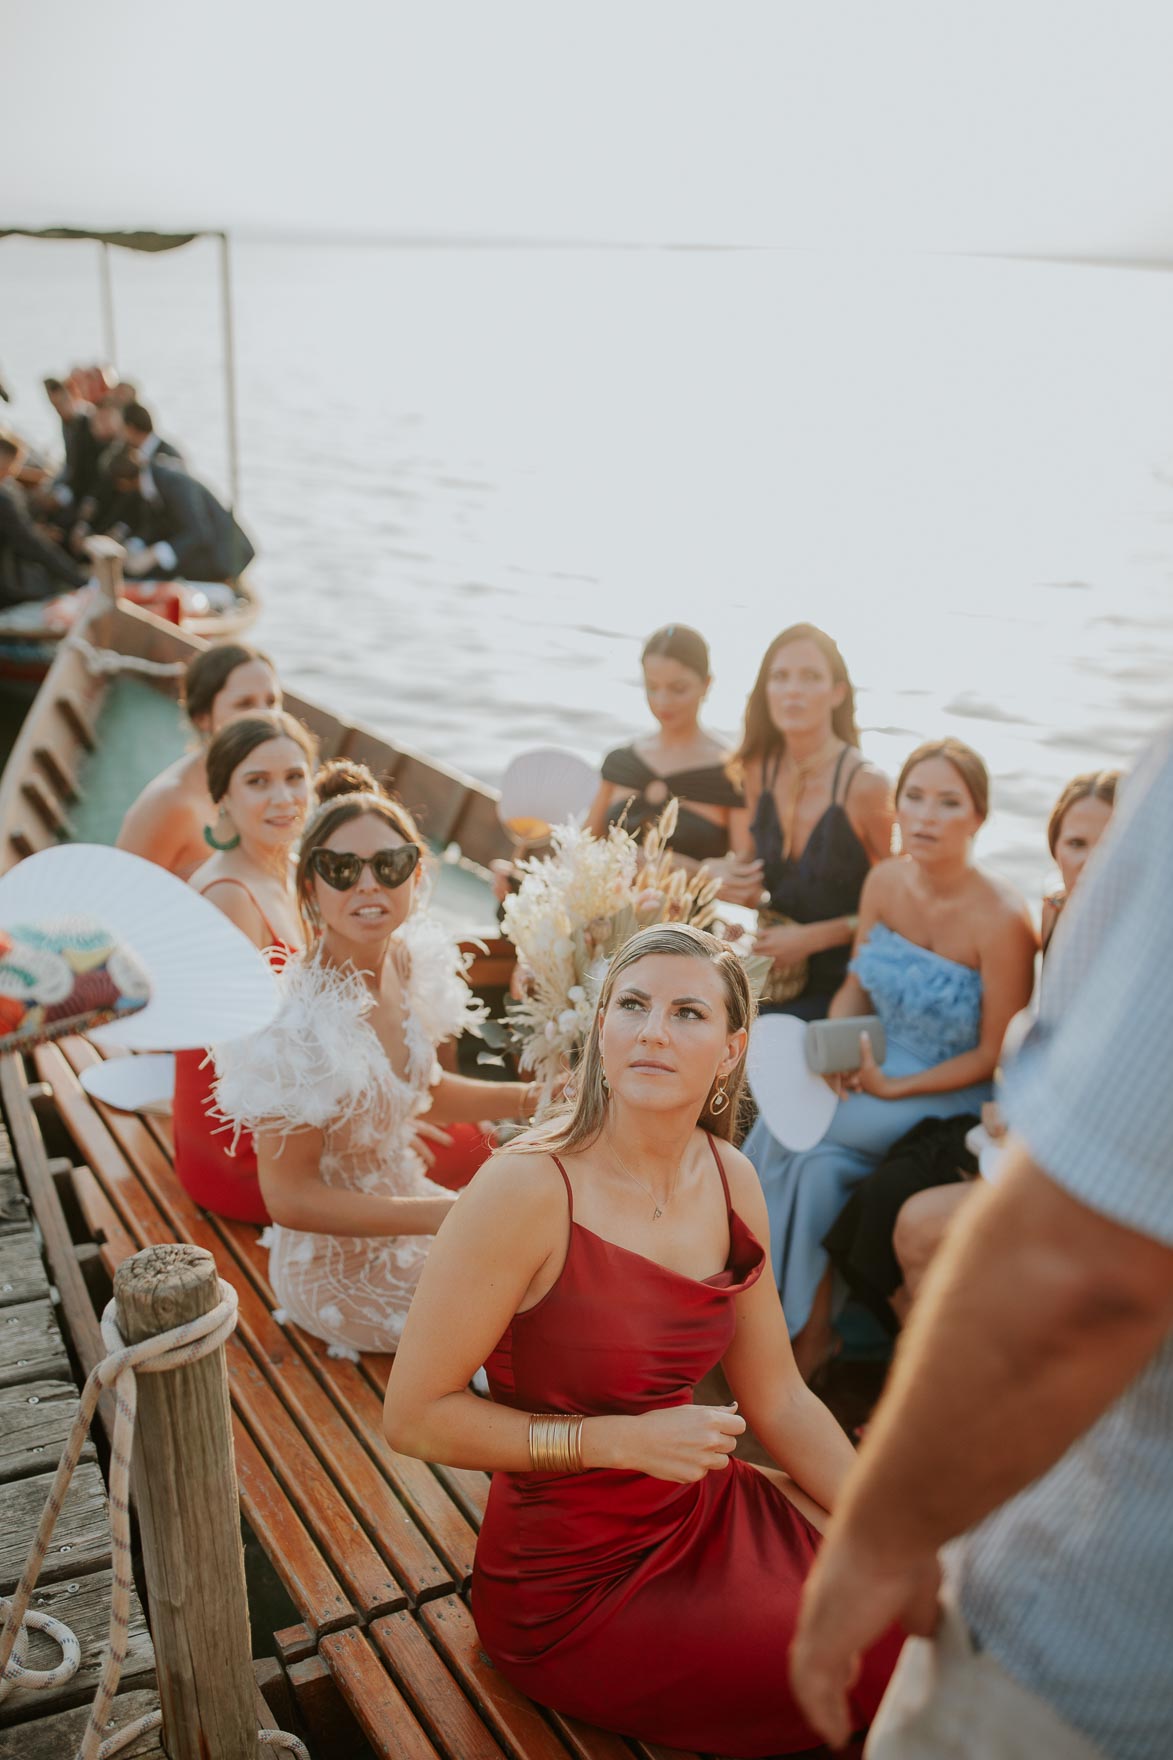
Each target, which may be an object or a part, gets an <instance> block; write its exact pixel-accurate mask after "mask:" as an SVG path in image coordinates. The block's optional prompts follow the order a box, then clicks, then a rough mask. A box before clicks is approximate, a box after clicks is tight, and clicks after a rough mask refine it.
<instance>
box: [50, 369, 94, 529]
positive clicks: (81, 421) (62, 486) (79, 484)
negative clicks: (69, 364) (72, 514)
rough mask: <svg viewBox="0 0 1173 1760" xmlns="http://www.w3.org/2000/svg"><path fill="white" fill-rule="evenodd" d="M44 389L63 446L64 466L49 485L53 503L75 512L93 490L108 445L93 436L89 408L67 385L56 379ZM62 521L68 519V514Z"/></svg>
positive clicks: (51, 380)
mask: <svg viewBox="0 0 1173 1760" xmlns="http://www.w3.org/2000/svg"><path fill="white" fill-rule="evenodd" d="M44 386H45V396H46V397H47V398H48V399H49V402H50V403H51V404H52V405H53V408H54V409H55V410H56V412H57V415H58V417H59V419H60V422H61V438H62V441H63V443H64V446H65V463H64V465H63V466H62V468H61V471H60V472H59V474H58V477H57V480H56V482H55V483H54V485H53V499H54V501H55V502H56V503H57V505H58V507H60V508H62V509H65V510H69V509H76V508H77V507H78V506H80V504H81V502H83V501H84V500H85V499H86V497H87V496H90V495H93V494H94V493H95V492H96V490H97V485H98V459H99V457H100V456H101V452H102V448H103V447H104V446H106V445H107V444H108V443H109V441H108V439H107V440H103V439H102V438H101V437H100V435H99V434H98V433H95V431H94V429H93V427H92V425H91V422H90V415H91V411H90V408H89V405H88V404H85V403H80V402H79V401H78V399H77V398H76V397H75V396H74V395H73V393H72V391H71V390H70V389H69V387H68V385H65V384H63V383H62V382H61V380H60V379H46V380H45V381H44ZM64 517H66V518H68V512H67V513H66V514H65V516H64Z"/></svg>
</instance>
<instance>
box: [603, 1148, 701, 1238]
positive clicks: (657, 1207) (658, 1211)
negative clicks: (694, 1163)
mask: <svg viewBox="0 0 1173 1760" xmlns="http://www.w3.org/2000/svg"><path fill="white" fill-rule="evenodd" d="M607 1147H608V1149H609V1150H610V1151H611V1154H612V1156H613V1158H614V1161H615V1165H616V1166H617V1167H618V1169H619V1171H620V1173H625V1174H626V1175H627V1177H628V1179H629V1180H630V1181H631V1183H632V1185H633V1186H638V1187H639V1189H640V1191H641V1192H643V1193H644V1194H645V1195H646V1196H647V1197H649V1198H650V1199H651V1201H652V1221H653V1222H659V1220H660V1218H661V1216H663V1214H664V1211H665V1210H666V1209H667V1208H668V1205H669V1204H670V1203H671V1202H672V1200H673V1198H674V1197H675V1196H676V1182H677V1180H678V1179H679V1178H680V1169H681V1168H682V1167H683V1166H684V1155H682V1156H681V1157H680V1160H679V1161H678V1162H677V1164H676V1172H675V1173H674V1174H673V1175H672V1187H671V1190H670V1191H669V1193H668V1195H667V1197H666V1198H665V1199H664V1202H663V1204H661V1203H660V1200H659V1199H658V1198H657V1197H656V1194H655V1192H653V1190H652V1188H651V1186H646V1185H645V1184H644V1182H643V1180H642V1179H637V1178H636V1176H635V1174H634V1173H632V1171H631V1169H630V1167H628V1165H627V1163H626V1162H625V1161H622V1160H621V1159H620V1156H619V1151H618V1150H617V1149H616V1147H615V1145H614V1143H612V1142H611V1140H610V1138H608V1140H607ZM687 1153H688V1151H687V1149H686V1150H685V1154H687Z"/></svg>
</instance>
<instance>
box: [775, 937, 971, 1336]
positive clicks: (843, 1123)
mask: <svg viewBox="0 0 1173 1760" xmlns="http://www.w3.org/2000/svg"><path fill="white" fill-rule="evenodd" d="M851 970H852V971H853V972H854V973H855V975H856V977H857V978H858V979H859V981H860V983H861V984H862V985H863V987H864V989H865V990H866V991H867V993H868V995H869V996H870V997H871V999H872V1006H873V1008H874V1009H875V1012H876V1013H877V1014H878V1015H879V1017H880V1019H881V1020H882V1021H883V1023H884V1032H885V1034H886V1036H887V1041H888V1050H887V1056H886V1057H885V1059H884V1073H885V1074H886V1075H890V1076H907V1075H912V1074H913V1073H914V1072H915V1071H918V1070H922V1069H930V1068H931V1067H932V1066H933V1065H934V1064H937V1063H944V1062H945V1061H946V1060H947V1059H948V1058H950V1057H957V1056H959V1055H960V1054H961V1053H962V1052H963V1051H972V1050H973V1048H974V1046H975V1045H976V1044H977V1042H978V1038H979V1036H980V1033H981V1018H982V980H981V975H980V973H978V972H976V971H974V970H973V968H972V967H971V966H963V965H959V964H958V963H957V961H956V960H952V959H946V958H945V957H944V956H943V955H942V954H939V953H930V952H929V950H928V948H926V947H918V946H917V945H916V943H915V942H913V941H909V940H908V939H907V937H906V936H904V935H901V934H898V933H897V931H896V930H895V929H889V928H887V927H886V926H885V925H884V924H883V923H877V924H876V925H875V926H874V928H873V929H872V931H871V934H870V935H869V936H868V939H867V940H866V941H865V942H864V944H863V946H862V947H861V948H860V950H859V953H858V954H857V955H856V957H855V959H854V961H853V962H852V966H851ZM992 1091H993V1090H992V1088H991V1085H990V1083H989V1082H978V1083H975V1084H974V1085H973V1086H972V1087H968V1088H954V1089H952V1090H951V1091H950V1092H948V1093H944V1094H917V1095H914V1096H913V1097H912V1098H910V1099H906V1100H877V1099H876V1098H875V1096H874V1095H872V1094H852V1095H850V1096H849V1097H848V1098H847V1099H846V1100H843V1101H841V1102H840V1104H839V1106H838V1107H837V1108H836V1111H835V1116H834V1118H833V1119H832V1120H831V1125H830V1128H829V1130H828V1131H827V1134H826V1136H825V1137H824V1138H823V1140H822V1142H821V1143H816V1144H815V1147H814V1148H813V1149H804V1150H801V1151H798V1152H796V1151H794V1150H791V1149H784V1148H783V1147H782V1145H781V1144H780V1143H779V1142H777V1141H776V1140H775V1138H774V1137H772V1136H771V1135H770V1133H769V1131H768V1130H767V1129H766V1126H765V1124H764V1123H763V1121H762V1120H761V1119H760V1118H759V1119H758V1120H757V1122H756V1124H755V1125H754V1127H753V1129H752V1130H751V1131H750V1133H749V1135H748V1137H747V1138H746V1139H745V1142H744V1144H743V1145H742V1147H743V1149H744V1151H745V1153H746V1154H747V1155H748V1156H749V1159H750V1160H751V1161H752V1162H753V1164H754V1166H755V1168H756V1169H757V1172H758V1177H759V1179H760V1180H761V1182H762V1190H763V1192H764V1193H765V1196H766V1208H767V1210H768V1211H769V1215H770V1249H771V1254H772V1257H773V1262H774V1274H775V1276H776V1278H777V1280H778V1288H779V1290H780V1291H781V1294H782V1306H783V1308H784V1309H785V1312H786V1322H787V1325H788V1326H789V1328H790V1333H791V1337H793V1336H794V1335H795V1334H796V1333H798V1332H801V1330H802V1328H803V1327H804V1326H805V1325H806V1323H807V1320H808V1319H809V1318H810V1311H811V1304H812V1302H813V1301H814V1296H815V1291H816V1289H817V1288H818V1286H819V1282H820V1280H821V1278H822V1276H823V1273H824V1271H825V1270H826V1269H827V1255H826V1253H825V1252H824V1250H823V1236H824V1235H825V1234H826V1233H827V1230H828V1229H829V1228H830V1226H831V1224H832V1223H833V1222H834V1221H835V1218H836V1217H837V1216H838V1214H839V1212H840V1210H842V1208H843V1206H844V1204H845V1203H846V1202H847V1199H848V1197H849V1196H850V1194H851V1193H852V1191H853V1190H854V1189H855V1187H856V1186H857V1185H858V1184H859V1183H860V1181H861V1180H862V1179H863V1178H864V1177H865V1176H866V1175H867V1174H869V1173H871V1172H872V1170H873V1168H874V1167H876V1166H877V1164H878V1163H879V1162H880V1161H881V1160H882V1159H883V1157H884V1156H885V1155H886V1154H887V1152H888V1150H889V1149H890V1148H891V1147H892V1145H893V1143H895V1142H896V1141H897V1140H898V1139H899V1138H900V1137H902V1136H903V1135H904V1133H905V1131H910V1130H911V1129H912V1127H913V1125H914V1124H919V1123H920V1121H921V1119H922V1118H952V1117H953V1116H954V1115H955V1114H956V1113H959V1112H980V1110H981V1107H982V1103H983V1101H986V1100H988V1099H989V1098H990V1097H991V1094H992Z"/></svg>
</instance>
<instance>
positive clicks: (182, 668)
mask: <svg viewBox="0 0 1173 1760" xmlns="http://www.w3.org/2000/svg"><path fill="white" fill-rule="evenodd" d="M69 640H70V642H71V644H72V646H73V647H74V648H76V649H77V652H78V653H79V654H80V655H81V657H82V659H83V660H84V661H85V663H86V668H87V670H88V671H89V672H91V673H92V674H93V676H94V677H95V678H112V677H113V676H114V674H115V673H118V672H141V673H143V674H144V675H145V676H146V677H147V678H180V677H182V675H183V674H184V673H185V672H186V671H187V663H186V661H184V660H140V659H139V658H138V656H137V655H136V654H119V653H117V652H116V651H115V649H113V648H95V647H94V646H93V645H92V644H91V643H90V642H87V641H86V639H85V637H84V636H70V638H69Z"/></svg>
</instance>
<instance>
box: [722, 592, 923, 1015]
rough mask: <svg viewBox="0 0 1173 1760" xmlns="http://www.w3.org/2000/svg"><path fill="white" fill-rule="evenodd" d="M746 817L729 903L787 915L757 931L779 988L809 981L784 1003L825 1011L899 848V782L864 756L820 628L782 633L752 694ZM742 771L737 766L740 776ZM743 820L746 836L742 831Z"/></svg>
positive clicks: (737, 840) (745, 760) (836, 657)
mask: <svg viewBox="0 0 1173 1760" xmlns="http://www.w3.org/2000/svg"><path fill="white" fill-rule="evenodd" d="M736 766H737V770H739V771H740V775H741V778H742V782H743V787H744V791H745V801H746V808H747V817H746V820H745V821H741V822H739V824H738V826H737V827H736V828H735V835H734V837H733V839H732V842H733V853H732V854H731V856H730V857H729V859H728V860H727V861H726V862H725V863H723V864H722V873H723V884H722V888H721V896H722V898H724V899H726V900H728V901H729V902H730V903H733V904H742V905H750V906H756V907H758V908H759V909H761V910H762V911H763V912H769V913H770V914H772V915H774V916H777V917H786V918H788V919H789V921H788V922H787V923H784V924H780V923H770V922H768V920H767V921H764V922H762V923H760V924H759V930H758V937H757V941H756V943H755V948H756V951H757V952H759V953H764V954H768V955H769V956H770V957H771V958H772V959H773V961H774V970H775V975H776V978H777V979H778V980H779V984H778V985H777V988H780V989H782V990H783V992H784V991H785V988H786V986H785V985H784V983H782V980H784V979H785V976H786V974H787V973H793V972H795V970H796V968H797V975H798V978H799V979H803V967H804V965H805V977H804V980H803V981H802V983H801V988H800V989H798V982H797V980H796V982H795V984H794V985H792V986H790V989H791V991H792V992H793V990H794V989H798V994H793V993H791V994H790V995H789V996H788V997H787V999H786V1000H785V1001H780V1000H776V1001H774V1002H773V1003H771V1001H770V1000H769V999H768V998H769V989H767V999H766V1000H765V1001H764V1003H763V1006H764V1007H765V1008H766V1009H769V1008H771V1007H776V1008H783V1009H785V1011H786V1012H787V1013H789V1014H796V1015H799V1016H801V1017H802V1018H803V1019H804V1020H817V1019H819V1018H821V1017H822V1016H823V1015H825V1014H826V1012H827V1008H828V1006H829V1005H830V1001H831V998H832V996H834V994H835V992H836V990H838V988H839V986H840V984H842V982H843V979H844V977H845V975H846V972H847V962H848V960H849V958H850V956H851V945H852V941H853V939H854V936H855V926H856V912H857V910H858V908H859V895H860V890H861V888H862V886H863V883H864V879H865V877H866V875H867V872H868V870H869V868H871V867H872V866H873V864H874V863H876V862H878V861H882V860H883V858H884V857H885V856H888V855H890V854H891V851H892V827H893V823H894V818H895V814H894V810H893V805H892V785H891V783H890V782H889V780H888V778H887V777H886V776H884V775H883V774H882V773H881V772H880V771H879V770H877V769H876V768H875V767H874V766H873V765H871V764H869V763H867V761H866V760H865V759H864V758H862V757H861V756H860V752H859V731H858V729H857V728H856V725H855V694H854V691H853V689H852V685H851V679H850V678H849V676H848V672H847V667H846V665H845V664H844V661H843V656H842V654H840V652H839V649H838V648H837V647H836V645H835V643H834V642H833V641H832V640H831V638H830V636H828V635H825V634H824V632H823V631H822V630H820V629H816V628H815V626H814V625H813V624H809V623H797V624H794V625H792V626H791V627H790V628H789V629H786V630H783V632H782V634H781V635H780V636H776V637H775V639H774V641H772V642H771V644H770V646H769V648H767V650H766V654H765V658H764V659H763V661H762V664H761V666H760V668H759V670H758V676H757V679H756V681H755V683H754V687H753V690H752V691H751V692H750V695H749V701H748V703H747V704H746V710H745V733H744V736H743V738H742V742H741V747H740V750H739V751H738V753H737V757H736ZM736 773H737V771H736V770H735V774H736ZM742 824H745V826H746V829H745V831H742V830H741V825H742Z"/></svg>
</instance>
